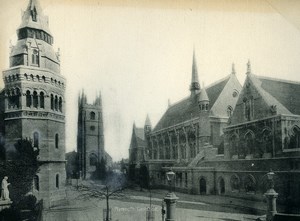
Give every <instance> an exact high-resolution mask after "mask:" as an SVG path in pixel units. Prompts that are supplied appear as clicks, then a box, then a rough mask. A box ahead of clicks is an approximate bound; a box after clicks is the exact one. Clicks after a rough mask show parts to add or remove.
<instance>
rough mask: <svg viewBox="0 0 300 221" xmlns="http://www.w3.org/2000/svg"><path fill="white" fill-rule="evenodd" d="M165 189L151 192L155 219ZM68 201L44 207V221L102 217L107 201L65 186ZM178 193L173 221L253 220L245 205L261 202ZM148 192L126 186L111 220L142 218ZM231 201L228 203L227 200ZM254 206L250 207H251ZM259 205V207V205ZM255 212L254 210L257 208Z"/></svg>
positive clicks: (85, 220)
mask: <svg viewBox="0 0 300 221" xmlns="http://www.w3.org/2000/svg"><path fill="white" fill-rule="evenodd" d="M165 194H166V191H165V190H153V191H152V193H151V195H152V197H151V203H152V210H153V211H154V217H155V220H156V221H159V220H162V215H161V204H162V199H163V197H164V196H165ZM66 195H67V200H68V203H67V204H66V205H61V206H57V207H53V208H51V209H49V210H45V211H44V213H43V220H44V221H97V220H103V209H104V208H106V201H105V200H103V199H99V198H93V197H81V196H82V195H81V193H79V192H78V191H76V189H75V188H71V187H68V188H67V190H66ZM176 195H177V196H178V197H179V201H178V203H177V209H176V221H193V220H197V221H198V220H199V221H246V220H252V221H253V220H255V219H256V218H257V217H258V216H259V215H260V214H256V213H252V214H251V211H248V210H247V209H245V207H246V208H250V207H251V206H252V205H254V207H257V208H254V210H255V211H256V209H259V207H260V206H262V205H264V203H262V202H255V203H253V202H252V204H251V203H250V202H249V201H248V200H242V199H235V198H230V197H222V196H217V197H216V196H204V197H203V196H199V195H189V194H182V193H176ZM149 202H150V199H149V192H146V191H143V192H141V191H137V190H126V191H124V193H123V195H122V196H121V197H119V198H118V197H115V198H112V199H110V201H109V204H110V208H111V210H112V221H121V220H122V221H127V220H128V221H129V220H130V221H144V220H146V218H145V217H146V213H147V210H148V208H149ZM230 202H231V203H230ZM252 209H253V208H252ZM260 209H261V208H260ZM261 211H262V210H261ZM256 212H257V211H256Z"/></svg>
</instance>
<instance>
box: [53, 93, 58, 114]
mask: <svg viewBox="0 0 300 221" xmlns="http://www.w3.org/2000/svg"><path fill="white" fill-rule="evenodd" d="M54 107H55V110H56V111H57V110H58V98H57V96H56V95H55V99H54Z"/></svg>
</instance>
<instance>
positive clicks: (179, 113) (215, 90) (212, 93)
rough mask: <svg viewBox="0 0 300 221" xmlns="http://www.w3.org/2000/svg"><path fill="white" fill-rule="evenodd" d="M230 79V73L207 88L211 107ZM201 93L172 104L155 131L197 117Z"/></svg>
mask: <svg viewBox="0 0 300 221" xmlns="http://www.w3.org/2000/svg"><path fill="white" fill-rule="evenodd" d="M229 79H230V75H228V76H227V77H226V78H223V79H221V80H219V81H217V82H215V83H214V84H212V85H210V86H208V87H207V88H206V93H207V95H208V98H209V100H210V106H211V107H212V106H213V105H214V103H215V101H216V100H217V98H218V97H219V95H220V93H221V92H222V90H223V88H224V87H225V85H226V83H227V82H228V80H229ZM200 93H201V92H200ZM200 93H197V94H196V95H195V96H189V97H187V98H185V99H183V100H181V101H179V102H178V103H175V104H174V105H172V106H170V107H169V108H168V110H167V111H166V112H165V114H164V115H163V116H162V118H161V119H160V121H159V122H158V123H157V125H156V126H155V128H154V130H153V131H158V130H161V129H163V128H167V127H170V126H173V125H176V124H179V123H181V122H184V121H187V120H190V119H191V118H195V117H197V116H198V115H199V109H198V98H199V96H200Z"/></svg>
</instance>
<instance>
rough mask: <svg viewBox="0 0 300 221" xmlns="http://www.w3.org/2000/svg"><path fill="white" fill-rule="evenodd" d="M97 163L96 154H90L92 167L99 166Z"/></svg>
mask: <svg viewBox="0 0 300 221" xmlns="http://www.w3.org/2000/svg"><path fill="white" fill-rule="evenodd" d="M97 162H98V159H97V156H96V154H94V153H92V154H90V166H97Z"/></svg>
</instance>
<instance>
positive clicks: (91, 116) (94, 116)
mask: <svg viewBox="0 0 300 221" xmlns="http://www.w3.org/2000/svg"><path fill="white" fill-rule="evenodd" d="M95 118H96V114H95V112H93V111H92V112H91V113H90V119H91V120H95Z"/></svg>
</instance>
